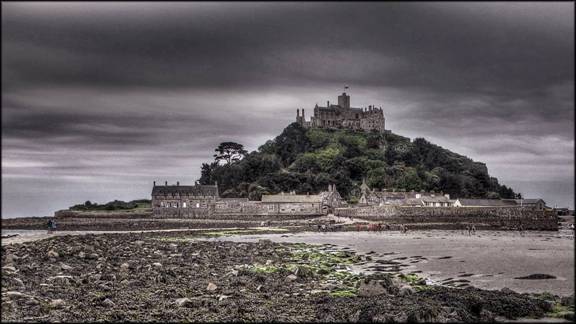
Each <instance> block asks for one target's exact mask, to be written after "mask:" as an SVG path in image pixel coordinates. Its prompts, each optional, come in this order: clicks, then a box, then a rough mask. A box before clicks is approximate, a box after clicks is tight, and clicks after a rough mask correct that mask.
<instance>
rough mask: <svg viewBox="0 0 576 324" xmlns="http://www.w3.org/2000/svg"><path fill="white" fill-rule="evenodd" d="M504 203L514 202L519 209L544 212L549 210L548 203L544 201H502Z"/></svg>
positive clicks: (538, 199)
mask: <svg viewBox="0 0 576 324" xmlns="http://www.w3.org/2000/svg"><path fill="white" fill-rule="evenodd" d="M502 200H504V201H514V202H516V205H518V206H519V207H524V208H529V209H534V210H544V209H546V208H548V207H547V206H546V202H545V201H544V200H543V199H540V198H535V199H502Z"/></svg>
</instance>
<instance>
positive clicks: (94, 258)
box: [86, 253, 98, 260]
mask: <svg viewBox="0 0 576 324" xmlns="http://www.w3.org/2000/svg"><path fill="white" fill-rule="evenodd" d="M86 259H90V260H96V259H98V254H96V253H90V254H88V255H87V256H86Z"/></svg>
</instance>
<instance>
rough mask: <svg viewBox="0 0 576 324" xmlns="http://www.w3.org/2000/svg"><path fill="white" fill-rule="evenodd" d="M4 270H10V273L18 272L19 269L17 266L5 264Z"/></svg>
mask: <svg viewBox="0 0 576 324" xmlns="http://www.w3.org/2000/svg"><path fill="white" fill-rule="evenodd" d="M2 270H3V271H6V272H8V273H9V274H13V273H16V272H18V270H16V268H15V267H13V266H4V267H2Z"/></svg>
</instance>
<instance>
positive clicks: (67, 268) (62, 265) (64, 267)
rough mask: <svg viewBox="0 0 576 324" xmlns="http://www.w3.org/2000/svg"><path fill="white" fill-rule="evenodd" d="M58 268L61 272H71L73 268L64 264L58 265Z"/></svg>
mask: <svg viewBox="0 0 576 324" xmlns="http://www.w3.org/2000/svg"><path fill="white" fill-rule="evenodd" d="M60 268H62V270H72V269H74V268H73V267H71V266H69V265H67V264H65V263H60Z"/></svg>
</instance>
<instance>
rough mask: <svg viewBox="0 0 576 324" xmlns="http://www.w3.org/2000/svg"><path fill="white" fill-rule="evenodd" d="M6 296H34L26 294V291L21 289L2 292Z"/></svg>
mask: <svg viewBox="0 0 576 324" xmlns="http://www.w3.org/2000/svg"><path fill="white" fill-rule="evenodd" d="M2 294H3V295H4V296H6V297H10V298H34V297H32V296H30V295H26V294H24V293H21V292H19V291H7V292H5V293H2Z"/></svg>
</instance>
